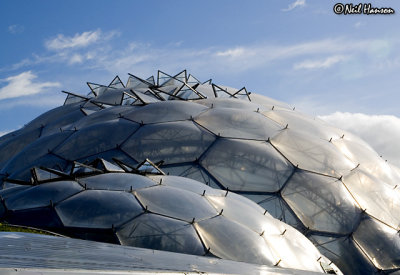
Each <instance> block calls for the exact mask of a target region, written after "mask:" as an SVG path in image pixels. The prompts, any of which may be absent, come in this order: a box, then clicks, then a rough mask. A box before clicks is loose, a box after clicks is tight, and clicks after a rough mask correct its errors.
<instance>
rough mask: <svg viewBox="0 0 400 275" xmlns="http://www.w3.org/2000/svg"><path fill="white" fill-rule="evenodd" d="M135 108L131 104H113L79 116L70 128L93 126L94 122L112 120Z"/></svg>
mask: <svg viewBox="0 0 400 275" xmlns="http://www.w3.org/2000/svg"><path fill="white" fill-rule="evenodd" d="M134 109H136V107H133V106H115V107H113V108H107V109H102V110H100V111H97V112H95V113H93V114H91V115H89V116H86V117H84V118H81V119H80V120H78V121H77V122H76V123H74V124H73V126H72V127H71V129H73V128H76V129H78V130H79V129H82V128H84V127H88V126H93V125H94V124H98V123H104V122H106V121H110V120H114V119H117V118H119V117H120V116H121V115H122V116H123V115H124V114H125V113H127V112H131V111H132V110H134Z"/></svg>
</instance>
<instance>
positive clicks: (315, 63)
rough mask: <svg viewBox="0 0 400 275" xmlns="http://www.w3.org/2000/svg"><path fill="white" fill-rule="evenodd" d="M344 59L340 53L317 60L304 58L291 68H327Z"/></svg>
mask: <svg viewBox="0 0 400 275" xmlns="http://www.w3.org/2000/svg"><path fill="white" fill-rule="evenodd" d="M344 60H346V57H345V56H342V55H335V56H330V57H327V58H325V59H319V60H306V61H303V62H301V63H296V64H294V66H293V69H295V70H300V69H327V68H330V67H332V66H333V65H335V64H336V63H339V62H342V61H344Z"/></svg>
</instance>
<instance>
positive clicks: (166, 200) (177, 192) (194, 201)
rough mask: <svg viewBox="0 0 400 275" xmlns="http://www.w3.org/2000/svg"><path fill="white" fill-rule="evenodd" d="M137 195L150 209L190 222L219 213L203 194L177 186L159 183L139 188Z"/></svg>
mask: <svg viewBox="0 0 400 275" xmlns="http://www.w3.org/2000/svg"><path fill="white" fill-rule="evenodd" d="M135 195H136V197H137V198H138V199H139V201H140V202H141V203H142V205H144V206H145V207H146V206H147V209H148V210H149V211H151V212H154V213H157V214H161V215H165V216H169V217H172V218H177V219H181V220H185V221H188V222H191V221H192V220H193V218H194V219H195V220H196V221H197V220H202V219H205V218H210V217H212V216H215V215H217V214H218V213H217V211H216V210H215V209H214V208H213V207H212V206H211V205H210V203H209V202H208V201H207V200H206V199H205V198H204V197H202V196H201V195H198V194H196V193H193V192H190V191H186V190H183V189H178V188H175V187H170V186H163V185H158V186H154V187H150V188H146V189H140V190H137V191H135Z"/></svg>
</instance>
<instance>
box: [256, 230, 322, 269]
mask: <svg viewBox="0 0 400 275" xmlns="http://www.w3.org/2000/svg"><path fill="white" fill-rule="evenodd" d="M263 237H264V239H265V241H266V243H267V244H268V245H269V246H270V247H271V249H272V250H273V253H274V254H275V255H276V257H278V258H279V259H280V262H279V264H278V266H280V267H285V268H296V269H303V270H309V271H315V272H322V271H323V270H322V268H321V265H320V263H319V262H318V260H319V259H320V253H319V251H318V250H317V249H316V248H315V246H314V245H313V244H312V243H311V242H310V241H309V240H308V239H307V238H306V237H304V235H302V234H301V233H300V232H298V231H297V230H295V229H293V228H292V227H290V226H286V228H285V231H284V232H282V233H280V234H268V235H263Z"/></svg>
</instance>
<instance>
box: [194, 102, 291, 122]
mask: <svg viewBox="0 0 400 275" xmlns="http://www.w3.org/2000/svg"><path fill="white" fill-rule="evenodd" d="M196 103H198V104H201V105H204V106H207V107H209V108H234V109H241V110H249V111H252V112H256V111H257V109H259V111H260V108H262V105H258V104H254V103H251V102H248V101H247V102H246V101H244V100H237V99H233V98H209V99H201V100H196ZM232 112H234V110H232ZM285 125H286V124H285Z"/></svg>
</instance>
